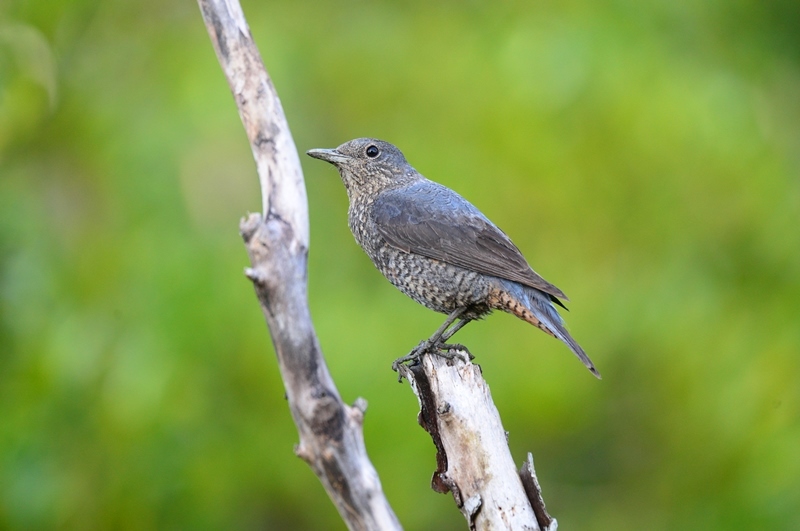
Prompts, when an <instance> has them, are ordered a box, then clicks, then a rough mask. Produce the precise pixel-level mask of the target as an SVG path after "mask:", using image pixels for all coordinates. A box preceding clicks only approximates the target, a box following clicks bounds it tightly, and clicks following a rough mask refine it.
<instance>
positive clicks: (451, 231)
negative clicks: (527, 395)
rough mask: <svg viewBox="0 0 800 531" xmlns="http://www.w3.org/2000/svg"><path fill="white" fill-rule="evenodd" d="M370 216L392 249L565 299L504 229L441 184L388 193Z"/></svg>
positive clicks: (418, 186)
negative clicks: (533, 265) (539, 273)
mask: <svg viewBox="0 0 800 531" xmlns="http://www.w3.org/2000/svg"><path fill="white" fill-rule="evenodd" d="M371 217H372V220H373V221H374V222H375V224H376V225H377V229H378V231H379V232H380V234H381V236H383V238H384V239H385V240H386V242H387V243H388V244H389V245H391V246H392V247H395V248H397V249H400V250H402V251H405V252H408V253H416V254H420V255H422V256H425V257H427V258H433V259H435V260H441V261H442V262H446V263H448V264H452V265H455V266H459V267H463V268H464V269H469V270H472V271H477V272H479V273H484V274H487V275H492V276H496V277H500V278H504V279H507V280H513V281H514V282H519V283H520V284H524V285H526V286H530V287H532V288H536V289H538V290H541V291H543V292H545V293H547V294H549V295H552V296H553V298H555V297H558V298H561V299H565V300H568V299H567V296H566V295H564V293H563V292H562V291H561V290H560V289H558V288H557V287H555V286H554V285H552V284H550V283H549V282H547V281H546V280H545V279H543V278H542V277H540V276H539V275H538V274H537V273H536V272H535V271H534V270H533V269H531V266H530V265H528V262H527V261H526V260H525V257H523V256H522V253H521V252H520V250H519V249H517V246H516V245H514V244H513V243H512V242H511V240H510V239H509V238H508V236H506V235H505V233H504V232H503V231H501V230H500V229H499V228H497V226H496V225H495V224H494V223H492V222H491V221H489V220H488V219H487V218H486V216H484V215H483V214H482V213H481V212H480V211H479V210H478V209H477V208H475V207H474V206H473V205H472V204H471V203H470V202H469V201H467V200H466V199H464V198H463V197H461V196H460V195H458V194H457V193H455V192H454V191H452V190H450V189H449V188H446V187H444V186H442V185H440V184H437V183H434V182H432V181H427V180H425V181H421V182H418V183H414V184H412V185H410V186H407V187H403V188H400V189H396V190H387V191H385V192H383V193H381V194H380V195H379V196H378V199H377V200H375V202H374V203H373V208H372V212H371ZM554 300H555V299H554ZM556 302H558V301H556Z"/></svg>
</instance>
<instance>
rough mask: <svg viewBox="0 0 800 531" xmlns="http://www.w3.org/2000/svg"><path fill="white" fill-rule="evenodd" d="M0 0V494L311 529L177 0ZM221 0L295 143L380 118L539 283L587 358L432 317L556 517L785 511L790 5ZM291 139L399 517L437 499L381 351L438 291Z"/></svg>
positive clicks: (428, 512)
mask: <svg viewBox="0 0 800 531" xmlns="http://www.w3.org/2000/svg"><path fill="white" fill-rule="evenodd" d="M0 5H1V6H2V7H0V528H3V529H53V528H65V529H163V528H171V529H341V528H343V525H342V524H341V521H340V520H339V517H338V515H337V514H336V512H335V510H334V509H333V506H332V505H331V504H330V502H329V501H328V499H327V497H326V495H325V493H324V491H323V489H322V488H321V486H320V485H319V483H318V481H317V480H316V478H315V477H314V476H313V474H312V473H311V471H310V469H309V468H308V467H307V466H306V465H305V464H304V463H303V462H302V461H301V460H300V459H297V458H295V457H294V456H293V454H292V446H293V444H295V443H296V442H297V434H296V432H295V428H294V425H293V424H292V421H291V418H290V416H289V413H288V409H287V405H286V403H285V401H284V398H283V388H282V384H281V381H280V378H279V375H278V373H277V367H276V362H275V359H274V355H273V352H272V347H271V343H270V340H269V335H268V332H267V330H266V327H265V325H264V321H263V318H262V315H261V313H260V310H259V307H258V305H257V302H256V300H255V297H254V295H253V291H252V287H251V285H250V283H249V282H248V281H247V280H246V279H245V277H244V276H243V274H242V270H243V268H244V267H245V266H246V265H248V261H247V257H246V255H245V252H244V248H243V245H242V243H241V240H240V238H239V236H238V221H239V218H240V217H241V216H242V215H244V214H245V213H246V212H247V211H258V210H259V209H260V204H259V202H260V196H259V191H258V184H257V178H256V175H255V170H254V163H253V162H252V158H251V155H250V151H249V147H248V144H247V140H246V137H245V135H244V132H243V130H242V127H241V124H240V122H239V118H238V115H237V112H236V108H235V105H234V102H233V98H232V97H231V94H230V92H229V89H228V86H227V83H226V82H225V79H224V77H223V75H222V72H221V70H220V68H219V66H218V64H217V60H216V57H215V55H214V52H213V49H212V47H211V43H210V41H209V38H208V35H207V33H206V29H205V27H204V25H203V22H202V19H201V16H200V13H199V9H198V7H197V5H196V4H195V3H193V2H191V1H186V2H162V1H156V0H146V1H140V2H132V1H129V2H118V1H109V2H101V1H99V0H77V1H73V2H62V1H56V0H51V1H41V0H37V1H30V0H23V1H14V0H7V1H6V2H3V3H2V4H0ZM243 7H244V10H245V13H246V15H247V17H248V21H249V23H250V27H251V29H252V32H253V34H254V36H255V38H256V41H257V43H258V44H259V46H260V49H261V53H262V55H263V57H264V60H265V62H266V65H267V68H268V69H269V71H270V74H271V75H272V77H273V79H274V82H275V85H276V87H277V88H278V91H279V94H280V96H281V99H282V102H283V105H284V108H285V110H286V114H287V116H288V118H289V121H290V125H291V127H292V132H293V134H294V137H295V141H296V143H297V146H298V148H299V149H300V150H301V151H305V150H306V149H309V148H312V147H334V146H336V145H338V144H340V143H342V142H344V141H346V140H349V139H351V138H354V137H358V136H376V137H380V138H384V139H386V140H389V141H391V142H393V143H395V144H397V145H398V146H399V147H400V148H401V149H402V150H403V151H404V152H405V154H406V156H407V157H408V158H409V160H410V161H411V163H412V164H413V165H414V166H415V167H416V168H417V169H419V170H420V171H421V172H422V173H423V174H425V175H426V176H428V177H430V178H432V179H434V180H436V181H439V182H442V183H444V184H446V185H448V186H450V187H452V188H454V189H456V190H458V191H459V192H460V193H461V194H462V195H464V196H465V197H467V198H468V199H470V200H471V201H472V202H473V203H475V204H476V205H477V206H478V207H479V208H481V209H482V210H483V211H484V212H485V213H486V214H487V215H488V216H489V217H490V218H491V219H493V220H494V221H495V222H496V223H497V224H498V225H499V226H500V227H502V228H503V229H504V230H505V231H506V232H507V233H509V235H511V237H512V238H513V239H514V241H515V242H516V243H517V245H518V246H519V247H520V248H521V249H522V250H523V252H524V253H525V254H526V256H527V257H528V259H529V261H530V262H531V263H532V264H533V266H534V268H535V269H536V270H537V271H538V272H539V273H541V274H542V275H543V276H544V277H545V278H547V279H548V280H550V281H552V282H554V283H555V284H556V285H558V286H559V287H561V288H562V289H564V291H566V292H567V293H568V294H569V295H570V297H571V298H572V301H573V302H572V304H571V305H570V308H571V310H572V311H571V312H570V313H569V314H568V316H567V320H568V322H569V324H570V327H571V330H572V331H573V333H574V335H575V336H576V338H577V339H578V340H579V341H580V342H581V343H582V344H583V346H584V347H585V348H586V350H587V352H588V353H589V354H590V355H591V356H592V358H593V359H594V361H595V362H596V364H597V366H598V368H599V369H600V371H601V372H602V374H603V376H604V379H603V380H602V381H597V380H595V379H594V378H592V376H591V375H590V374H589V373H588V372H587V371H586V369H584V368H583V366H582V365H581V364H580V363H579V362H578V361H577V360H576V359H575V357H574V356H573V355H572V354H570V352H569V351H568V350H567V349H566V348H565V347H564V346H563V345H561V344H560V343H558V342H557V341H554V340H552V339H551V338H548V337H546V336H545V335H544V334H541V333H540V332H538V331H537V330H535V329H534V328H532V327H531V326H529V325H527V324H525V323H523V322H521V321H518V320H516V319H515V318H513V317H511V316H508V315H495V316H492V317H490V318H489V319H487V320H486V321H484V322H481V323H477V324H472V325H470V326H469V327H467V328H466V329H465V330H464V331H463V332H461V333H460V334H459V336H458V338H459V340H460V341H461V342H464V343H466V344H468V345H469V346H470V348H471V350H472V352H473V353H474V354H476V355H477V356H478V359H477V362H479V363H480V364H481V366H482V367H483V369H484V375H485V377H486V379H487V381H488V382H489V384H490V386H491V388H492V391H493V395H494V399H495V402H496V404H497V406H498V408H499V410H500V412H501V415H502V417H503V420H504V423H505V427H506V429H507V430H508V431H509V433H510V435H509V439H510V443H511V447H512V450H513V452H514V455H515V459H516V460H517V461H518V462H521V461H522V460H523V459H524V456H525V452H527V451H532V452H533V453H534V455H535V458H536V465H537V471H538V472H539V476H540V479H541V481H542V484H543V488H544V494H545V499H546V501H547V503H548V508H549V509H550V510H551V512H552V513H553V514H554V515H555V516H556V517H557V518H558V519H559V522H560V523H561V526H562V528H563V529H595V530H606V529H625V530H640V529H654V530H660V529H664V530H666V529H781V530H783V529H786V530H789V529H800V384H798V372H800V356H798V354H800V258H798V256H799V255H800V3H798V2H796V1H795V0H772V1H763V0H762V1H755V0H744V1H740V2H724V1H706V2H692V1H689V0H684V1H677V2H667V1H659V0H650V1H633V0H627V1H626V0H618V1H602V2H593V1H590V0H576V1H571V2H537V3H535V4H533V3H530V2H477V1H472V2H438V3H436V4H435V5H431V3H429V2H421V1H418V2H387V1H382V2H355V1H346V2H337V3H333V2H330V3H321V2H310V1H302V0H300V1H298V0H285V1H280V2H253V1H246V2H245V3H244V5H243ZM303 164H304V167H305V170H306V185H307V188H308V196H309V203H310V215H311V241H312V245H311V254H310V264H309V268H310V272H309V282H310V297H311V306H312V311H313V315H314V317H315V320H316V321H315V324H316V326H317V331H318V333H319V336H320V340H321V343H322V346H323V349H324V351H325V353H326V354H327V356H328V361H329V364H330V367H331V370H332V372H333V374H334V377H335V378H336V381H337V383H338V385H339V389H340V391H341V393H342V395H343V397H344V398H345V400H347V401H349V402H352V401H353V400H354V399H355V398H356V397H358V396H362V397H365V398H366V399H367V400H368V401H369V404H370V407H369V410H368V412H367V417H366V424H365V434H366V442H367V446H368V449H369V453H370V456H371V458H372V460H373V462H374V464H375V466H376V467H377V469H378V471H379V473H380V475H381V479H382V482H383V486H384V489H385V491H386V493H387V495H388V497H389V500H390V502H391V503H392V505H393V507H394V509H395V511H396V512H397V514H398V516H399V518H400V520H401V522H402V523H403V524H404V525H405V526H406V528H407V529H420V530H422V529H464V528H465V525H464V521H463V518H462V517H461V515H460V513H458V511H457V510H456V509H455V507H454V504H453V501H452V498H451V497H450V496H443V495H439V494H435V493H434V492H432V491H431V490H430V489H429V480H430V476H431V473H432V471H433V469H434V467H435V462H434V448H433V446H432V444H431V442H430V439H429V437H428V435H427V434H426V433H424V432H423V431H422V430H421V429H420V428H419V427H418V426H417V424H416V414H417V410H418V407H417V402H416V399H415V397H414V396H413V395H412V393H411V391H410V390H409V388H408V385H407V384H404V385H398V384H397V383H396V381H395V375H394V373H392V372H391V370H390V368H389V366H390V363H391V361H392V360H393V359H394V358H395V357H397V356H400V355H402V354H404V353H405V352H407V351H408V350H409V349H410V348H411V347H412V346H414V345H415V344H416V343H417V342H418V341H419V340H420V339H422V338H423V337H427V335H428V334H430V332H432V330H433V329H435V328H436V327H437V326H438V325H439V324H440V322H441V320H442V316H440V315H438V314H435V313H433V312H430V311H428V310H425V309H424V308H422V307H420V306H418V305H417V304H416V303H414V302H413V301H411V300H410V299H407V298H406V297H405V296H403V295H402V294H400V293H399V292H397V291H396V290H395V289H394V288H392V287H391V286H390V285H389V284H388V282H386V281H385V280H384V279H383V278H382V277H381V276H380V275H379V274H378V273H377V272H376V271H375V270H374V269H373V267H372V265H371V264H370V262H369V260H368V259H367V258H366V256H365V255H363V253H362V252H361V250H360V249H358V247H357V246H356V244H355V243H354V242H353V239H352V236H351V235H350V233H349V231H348V228H347V224H346V204H347V199H346V196H345V193H344V190H343V187H342V185H341V182H340V181H339V178H338V176H337V174H336V172H335V171H334V170H333V169H332V168H331V167H330V166H328V165H326V164H323V163H321V162H318V161H313V160H311V159H309V158H307V157H305V156H304V157H303Z"/></svg>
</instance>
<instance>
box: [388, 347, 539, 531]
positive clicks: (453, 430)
mask: <svg viewBox="0 0 800 531" xmlns="http://www.w3.org/2000/svg"><path fill="white" fill-rule="evenodd" d="M400 371H401V374H402V376H404V377H405V378H407V379H408V380H409V382H410V383H411V386H412V388H413V389H414V393H415V394H416V395H417V398H418V399H419V402H420V414H419V423H420V425H421V426H422V427H423V428H424V429H425V430H426V431H427V432H428V433H430V434H431V438H432V439H433V443H434V445H435V446H436V449H437V456H436V462H437V470H436V472H434V474H433V479H432V480H431V487H432V488H433V489H434V490H435V491H437V492H448V491H449V492H451V493H452V494H453V498H454V499H455V502H456V505H457V506H458V508H459V509H460V510H461V512H462V514H463V515H464V517H465V518H466V519H467V522H468V523H469V526H470V529H480V530H488V529H529V530H539V529H540V526H539V524H538V523H537V519H536V515H535V514H534V510H533V508H532V507H531V502H530V500H529V499H528V496H527V495H526V492H525V489H524V487H523V484H522V481H521V479H520V476H519V474H518V473H517V469H516V466H515V465H514V461H513V459H512V457H511V452H510V451H509V448H508V443H507V440H506V432H505V431H504V430H503V425H502V423H501V422H500V415H499V414H498V412H497V408H495V406H494V403H493V402H492V397H491V393H490V392H489V386H488V385H487V384H486V382H485V381H484V380H483V377H482V375H481V370H480V367H479V366H477V365H473V364H472V363H471V362H469V361H467V360H464V359H461V358H460V357H456V358H454V359H452V360H447V359H444V358H442V357H440V356H431V355H425V356H423V358H422V363H421V364H419V365H414V366H411V367H407V366H401V367H400ZM532 466H533V463H532V462H531V467H532ZM550 529H551V531H552V530H554V529H555V528H550Z"/></svg>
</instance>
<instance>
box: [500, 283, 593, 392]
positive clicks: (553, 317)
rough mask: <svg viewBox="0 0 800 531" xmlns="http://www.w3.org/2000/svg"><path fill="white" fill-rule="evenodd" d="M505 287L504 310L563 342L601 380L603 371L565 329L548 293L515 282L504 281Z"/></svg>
mask: <svg viewBox="0 0 800 531" xmlns="http://www.w3.org/2000/svg"><path fill="white" fill-rule="evenodd" d="M504 284H505V286H504V288H505V289H503V290H502V291H503V292H504V293H503V294H502V295H501V301H500V302H501V307H502V309H504V310H505V311H507V312H509V313H511V314H514V315H516V316H517V317H519V318H520V319H522V320H523V321H527V322H529V323H530V324H532V325H534V326H535V327H537V328H539V329H540V330H542V331H543V332H545V333H547V334H549V335H551V336H553V337H555V338H556V339H560V340H561V341H563V342H564V343H565V344H566V345H567V346H568V347H569V348H570V350H571V351H572V352H574V353H575V355H576V356H578V359H580V360H581V361H582V362H583V364H584V365H586V367H587V368H588V369H589V371H591V373H592V374H594V375H595V376H596V377H597V378H600V372H599V371H598V370H597V369H596V368H595V366H594V363H592V360H590V359H589V356H587V355H586V352H584V351H583V349H582V348H581V346H580V345H579V344H578V342H577V341H575V340H574V339H573V338H572V336H571V335H570V334H569V332H568V331H567V328H566V327H565V326H564V320H563V319H562V318H561V315H559V313H558V311H557V310H556V308H555V306H553V303H552V302H550V300H549V297H548V296H547V295H546V294H545V293H543V292H541V291H539V290H537V289H534V288H529V287H527V286H523V285H521V284H518V283H516V282H512V281H505V282H504ZM503 299H506V300H503Z"/></svg>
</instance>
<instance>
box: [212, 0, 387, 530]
mask: <svg viewBox="0 0 800 531" xmlns="http://www.w3.org/2000/svg"><path fill="white" fill-rule="evenodd" d="M198 3H199V5H200V9H201V11H202V13H203V19H204V20H205V23H206V27H207V29H208V33H209V35H210V37H211V41H212V43H213V44H214V49H215V51H216V52H217V58H218V59H219V62H220V65H221V66H222V69H223V71H224V72H225V76H226V77H227V79H228V84H229V85H230V87H231V91H232V92H233V95H234V98H235V99H236V105H237V107H238V109H239V116H240V117H241V119H242V123H243V124H244V127H245V130H246V132H247V136H248V138H249V140H250V145H251V148H252V150H253V156H254V157H255V160H256V165H257V168H258V174H259V179H260V181H261V192H262V200H263V216H260V215H258V214H252V215H250V216H249V217H248V218H247V219H244V220H242V223H241V225H240V231H241V234H242V237H243V238H244V241H245V245H246V247H247V253H248V255H249V257H250V261H251V264H252V267H251V268H249V269H247V271H246V274H247V276H248V278H250V280H252V282H253V286H254V287H255V291H256V295H257V296H258V300H259V302H260V304H261V308H262V310H263V312H264V316H265V317H266V320H267V323H268V325H269V329H270V333H271V334H272V341H273V344H274V346H275V352H276V354H277V356H278V363H279V365H280V370H281V376H282V377H283V382H284V385H285V388H286V396H287V398H288V401H289V408H290V410H291V412H292V418H293V419H294V421H295V424H296V425H297V429H298V431H299V433H300V443H299V444H298V445H297V448H296V450H295V451H296V453H297V455H299V456H300V457H302V458H303V459H304V460H305V461H307V462H308V463H309V465H311V468H312V469H313V470H314V472H315V473H316V474H317V476H318V477H319V478H320V481H321V482H322V484H323V486H324V487H325V490H326V491H327V492H328V495H329V496H330V497H331V499H332V500H333V502H334V504H335V505H336V507H337V509H338V510H339V513H340V514H341V515H342V518H343V519H344V521H345V522H346V524H347V526H348V527H349V528H350V529H358V530H362V529H363V530H372V529H389V530H391V529H400V524H399V522H398V521H397V517H396V516H395V515H394V513H393V512H392V509H391V507H390V506H389V503H388V502H387V500H386V498H385V496H384V494H383V490H382V488H381V483H380V480H379V478H378V474H377V472H376V471H375V468H374V467H373V466H372V463H370V461H369V458H368V457H367V452H366V448H365V446H364V437H363V432H362V422H363V417H364V409H365V408H366V403H365V402H364V401H363V400H361V399H359V400H358V401H357V402H356V404H355V406H353V407H349V406H347V405H345V404H344V403H343V402H342V399H341V397H340V396H339V392H338V390H337V389H336V386H335V384H334V383H333V379H332V378H331V375H330V373H329V372H328V368H327V366H326V364H325V360H324V358H323V357H322V352H321V350H320V346H319V342H318V340H317V336H316V333H315V332H314V327H313V324H312V322H311V315H310V312H309V308H308V296H307V259H308V242H309V237H308V232H309V230H308V206H307V202H306V193H305V185H304V182H303V173H302V170H301V168H300V161H299V158H298V156H297V150H296V148H295V145H294V141H293V140H292V137H291V133H290V132H289V126H288V124H287V122H286V118H285V116H284V114H283V109H282V108H281V104H280V101H279V100H278V96H277V93H276V91H275V88H274V87H273V85H272V81H271V80H270V78H269V76H268V74H267V72H266V70H265V68H264V65H263V63H262V61H261V57H260V55H259V53H258V50H257V48H256V45H255V43H254V42H253V39H252V36H251V35H250V30H249V28H248V26H247V22H246V21H245V19H244V15H243V13H242V9H241V7H240V6H239V4H238V2H237V0H198Z"/></svg>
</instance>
